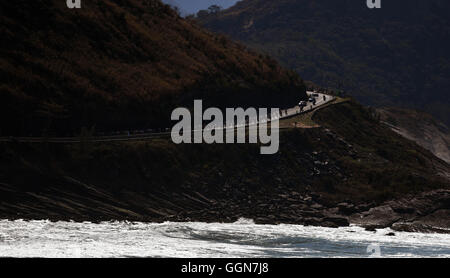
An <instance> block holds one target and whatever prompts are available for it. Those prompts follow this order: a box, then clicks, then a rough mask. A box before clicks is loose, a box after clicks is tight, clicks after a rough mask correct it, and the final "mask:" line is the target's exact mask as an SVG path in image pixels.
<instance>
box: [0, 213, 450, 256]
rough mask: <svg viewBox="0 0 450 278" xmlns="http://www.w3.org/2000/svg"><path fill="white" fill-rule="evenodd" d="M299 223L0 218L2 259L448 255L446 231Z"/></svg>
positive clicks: (449, 237) (449, 243)
mask: <svg viewBox="0 0 450 278" xmlns="http://www.w3.org/2000/svg"><path fill="white" fill-rule="evenodd" d="M390 232H393V231H392V230H390V229H383V230H378V231H377V232H369V231H365V230H364V229H363V228H360V227H356V226H351V227H345V228H339V229H333V228H322V227H305V226H298V225H255V224H254V222H253V221H252V220H247V219H240V220H239V221H238V222H236V223H232V224H218V223H216V224H206V223H172V222H168V223H163V224H155V223H130V222H104V223H100V224H94V223H89V222H85V223H74V222H56V223H53V222H49V221H22V220H18V221H7V220H2V221H0V257H202V258H205V257H206V258H209V257H214V258H220V257H368V256H369V254H368V253H367V247H368V246H369V245H374V244H375V245H378V246H380V249H381V256H383V257H450V235H445V234H420V233H404V232H395V234H396V235H395V236H387V235H386V234H388V233H390Z"/></svg>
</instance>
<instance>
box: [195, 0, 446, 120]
mask: <svg viewBox="0 0 450 278" xmlns="http://www.w3.org/2000/svg"><path fill="white" fill-rule="evenodd" d="M199 21H200V22H202V24H203V25H204V26H206V27H208V28H210V29H211V30H214V31H218V32H222V33H225V34H229V35H230V36H231V37H233V38H235V39H239V40H241V41H242V42H244V43H245V44H247V45H249V46H251V47H253V48H257V49H260V50H262V51H264V52H266V53H269V54H271V55H272V56H274V57H276V58H277V59H278V60H279V61H281V62H282V63H283V64H284V65H286V66H288V67H290V68H292V69H295V70H296V71H297V72H299V73H300V74H301V76H302V77H303V78H304V79H306V80H311V81H313V82H315V83H317V84H318V85H322V86H329V87H333V88H338V89H341V90H346V91H349V92H350V93H351V94H352V95H354V96H356V97H357V99H358V100H359V101H362V102H363V103H364V104H371V105H384V106H400V107H409V108H420V109H422V110H425V111H426V112H428V113H430V114H432V115H433V116H435V117H437V118H438V119H440V120H441V121H443V122H444V123H446V124H447V125H448V124H449V123H450V110H449V109H448V107H450V102H449V100H450V98H449V97H448V94H449V88H450V52H449V51H448V49H450V3H449V1H443V0H430V1H425V0H412V1H410V0H398V1H383V3H382V8H381V9H373V10H371V9H368V8H367V6H366V1H365V0H345V1H334V0H318V1H310V0H279V1H272V0H243V1H240V2H238V3H237V4H236V5H235V6H233V7H232V8H230V9H228V10H225V11H223V12H221V13H219V14H212V15H209V16H205V17H201V18H199Z"/></svg>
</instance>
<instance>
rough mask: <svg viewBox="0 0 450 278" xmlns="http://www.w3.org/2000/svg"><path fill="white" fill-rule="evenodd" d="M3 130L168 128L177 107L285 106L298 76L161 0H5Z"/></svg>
mask: <svg viewBox="0 0 450 278" xmlns="http://www.w3.org/2000/svg"><path fill="white" fill-rule="evenodd" d="M0 10H1V13H2V14H1V17H0V22H1V26H2V29H1V30H2V31H1V32H2V38H3V39H2V41H3V43H2V47H1V51H0V55H1V56H0V64H1V68H0V71H1V87H0V90H1V93H0V111H1V112H0V113H1V114H0V116H1V117H0V119H1V120H0V123H1V130H0V133H1V134H2V135H3V136H5V135H6V136H9V135H30V134H33V135H35V136H36V135H42V134H44V135H48V134H56V135H65V134H68V135H70V134H74V133H77V132H79V131H80V129H81V128H82V127H87V128H91V127H95V128H96V129H97V130H104V131H114V130H124V129H132V128H144V127H167V126H169V124H170V113H171V111H172V110H173V108H175V107H177V106H180V105H184V106H190V105H192V100H193V99H194V98H202V99H204V101H205V102H206V103H208V104H210V105H220V106H226V105H228V106H231V105H238V104H239V105H242V106H246V105H252V106H270V107H272V106H275V105H276V106H280V107H282V106H285V105H288V104H289V105H292V103H296V102H297V101H298V99H299V98H302V97H305V87H304V85H303V82H302V80H301V79H300V78H299V77H298V75H297V74H295V73H293V72H292V71H287V70H284V69H282V68H281V67H280V66H279V65H278V64H277V63H276V62H275V61H274V60H272V59H270V58H268V57H266V56H263V55H260V54H258V53H255V52H252V51H249V50H247V49H246V47H244V46H242V45H239V44H237V43H234V42H232V41H230V40H228V39H226V38H224V37H223V36H219V35H215V34H212V33H209V32H207V31H205V30H203V29H202V28H200V27H198V26H197V25H195V24H193V23H191V22H188V21H186V20H184V19H182V18H180V17H179V16H178V15H177V14H176V13H175V12H174V11H173V10H172V9H170V7H169V6H167V5H164V4H162V3H161V2H160V1H156V0H147V1H138V0H122V1H109V0H103V1H85V2H84V3H83V8H82V9H73V10H71V9H68V8H67V7H66V4H65V1H59V0H37V1H26V0H18V1H2V2H1V3H0Z"/></svg>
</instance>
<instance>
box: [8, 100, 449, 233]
mask: <svg viewBox="0 0 450 278" xmlns="http://www.w3.org/2000/svg"><path fill="white" fill-rule="evenodd" d="M314 121H316V122H317V123H318V124H320V125H321V126H322V127H321V128H315V129H291V130H286V131H283V132H282V133H281V134H280V152H279V153H277V154H275V155H271V156H261V155H260V154H259V148H258V146H254V145H247V144H234V145H233V144H225V145H205V144H200V145H175V144H173V143H172V142H171V141H170V139H169V138H161V139H156V140H147V141H142V142H110V143H94V142H89V140H87V141H86V142H84V143H83V144H26V143H14V142H11V143H0V166H1V167H0V218H8V219H17V218H22V219H52V220H76V221H84V220H87V221H102V220H131V221H167V220H170V221H207V222H233V221H236V220H237V219H238V218H240V217H245V218H249V219H255V220H256V222H257V223H296V224H304V225H320V226H330V227H337V226H345V225H348V223H349V222H348V221H349V220H351V219H353V218H354V217H355V215H358V217H357V221H364V220H367V223H369V224H370V225H374V224H376V225H378V227H386V226H392V225H393V224H394V223H395V222H398V220H399V219H400V220H403V221H410V220H411V221H419V220H421V219H423V220H424V221H425V220H426V219H428V218H430V217H432V214H433V213H438V214H444V215H445V209H448V201H450V182H449V181H450V166H449V165H448V164H446V163H445V162H443V161H441V160H439V159H437V158H436V157H435V156H434V155H433V154H431V153H430V152H429V151H426V150H424V149H423V148H421V147H419V146H418V145H417V144H415V143H413V142H411V141H409V140H406V139H404V138H403V137H401V136H399V135H397V134H395V133H394V132H393V131H391V130H390V129H389V128H388V127H386V126H384V125H382V124H380V123H379V122H378V121H377V119H376V118H374V117H372V114H371V113H370V111H368V110H367V109H365V108H364V107H362V106H361V105H359V104H357V103H354V102H347V103H341V104H338V105H333V106H330V107H328V108H324V109H322V110H320V111H318V112H317V113H316V114H315V116H314ZM436 190H437V191H436ZM422 194H425V195H424V197H420V196H422ZM414 196H417V198H416V199H417V200H416V201H414V202H412V201H413V200H414V199H413V198H412V197H414ZM399 198H400V199H402V198H408V199H409V201H408V202H397V200H398V199H399ZM386 202H387V203H386ZM386 204H387V205H386ZM393 204H395V206H394V205H393ZM379 206H388V207H389V208H390V207H393V209H394V210H395V213H394V212H391V214H390V215H389V216H388V217H384V216H383V217H379V216H377V214H374V215H372V213H371V209H372V208H374V209H375V208H377V207H379ZM376 211H378V210H375V212H376ZM410 211H413V212H414V213H409V212H410ZM416 211H417V213H415V212H416ZM360 213H362V214H364V216H367V219H366V218H363V217H359V214H360ZM394 216H395V219H396V220H395V219H394V220H392V217H394ZM429 216H430V217H429ZM349 217H350V218H349ZM369 220H370V221H369ZM352 221H353V220H352ZM352 221H350V222H352ZM447 222H448V221H447ZM427 223H429V224H430V225H432V228H433V229H431V230H433V231H435V230H436V229H439V227H442V228H449V226H448V223H447V224H445V223H444V224H442V223H441V222H439V221H428V222H427ZM402 229H406V230H407V229H408V228H407V227H406V228H405V227H404V226H402ZM421 229H422V228H421ZM422 230H426V231H430V229H428V230H427V229H422Z"/></svg>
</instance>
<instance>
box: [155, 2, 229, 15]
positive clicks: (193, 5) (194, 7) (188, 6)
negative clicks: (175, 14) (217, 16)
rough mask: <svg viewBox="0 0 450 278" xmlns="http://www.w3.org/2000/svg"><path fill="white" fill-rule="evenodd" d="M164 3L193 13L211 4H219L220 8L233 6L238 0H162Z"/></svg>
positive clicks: (184, 11)
mask: <svg viewBox="0 0 450 278" xmlns="http://www.w3.org/2000/svg"><path fill="white" fill-rule="evenodd" d="M162 1H163V2H164V3H167V4H171V5H176V6H178V7H179V8H180V9H181V10H182V11H183V13H187V14H193V13H197V12H198V11H199V10H205V9H207V8H208V7H209V6H211V5H219V6H221V7H222V8H229V7H231V6H233V5H234V4H235V3H236V2H238V0H162Z"/></svg>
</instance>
